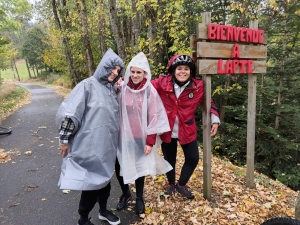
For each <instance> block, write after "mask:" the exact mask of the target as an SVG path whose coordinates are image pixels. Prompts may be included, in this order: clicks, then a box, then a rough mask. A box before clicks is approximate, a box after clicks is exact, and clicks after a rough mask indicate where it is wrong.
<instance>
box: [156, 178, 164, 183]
mask: <svg viewBox="0 0 300 225" xmlns="http://www.w3.org/2000/svg"><path fill="white" fill-rule="evenodd" d="M163 180H164V177H163V176H159V177H158V178H157V179H156V180H155V182H156V183H161V182H163Z"/></svg>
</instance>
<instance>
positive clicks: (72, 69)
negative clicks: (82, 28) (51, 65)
mask: <svg viewBox="0 0 300 225" xmlns="http://www.w3.org/2000/svg"><path fill="white" fill-rule="evenodd" d="M51 3H52V11H53V15H54V19H55V22H56V25H57V27H58V29H59V30H60V32H61V34H62V35H63V40H62V42H63V46H64V50H65V56H66V60H67V63H68V66H69V70H70V72H71V76H72V85H73V86H75V84H77V83H79V82H80V81H81V79H80V76H79V74H78V72H77V71H76V69H75V67H74V65H73V59H72V52H71V50H70V48H69V47H68V46H69V45H68V42H69V40H68V38H67V37H66V35H65V32H66V28H67V27H68V26H69V24H68V22H67V20H66V18H68V16H69V15H68V10H67V9H66V0H62V4H63V8H64V9H61V10H60V15H62V18H61V20H62V22H61V21H60V19H59V16H58V10H59V9H58V5H59V3H58V2H56V0H52V2H51ZM64 17H65V18H64Z"/></svg>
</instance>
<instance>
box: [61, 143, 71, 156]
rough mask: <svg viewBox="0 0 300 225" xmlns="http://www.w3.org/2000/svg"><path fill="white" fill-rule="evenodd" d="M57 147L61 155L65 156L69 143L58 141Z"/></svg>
mask: <svg viewBox="0 0 300 225" xmlns="http://www.w3.org/2000/svg"><path fill="white" fill-rule="evenodd" d="M59 149H60V154H61V156H62V157H63V158H65V157H66V156H67V155H68V152H69V144H63V143H59Z"/></svg>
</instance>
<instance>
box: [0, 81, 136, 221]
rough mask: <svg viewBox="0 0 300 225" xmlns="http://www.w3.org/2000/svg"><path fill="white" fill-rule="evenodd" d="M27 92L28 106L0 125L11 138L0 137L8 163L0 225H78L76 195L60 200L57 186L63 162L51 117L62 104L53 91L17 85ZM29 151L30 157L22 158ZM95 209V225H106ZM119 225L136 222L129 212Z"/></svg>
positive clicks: (2, 173)
mask: <svg viewBox="0 0 300 225" xmlns="http://www.w3.org/2000/svg"><path fill="white" fill-rule="evenodd" d="M18 85H20V86H22V87H25V88H26V89H28V90H29V91H30V92H31V103H30V104H28V105H25V106H23V107H22V108H20V109H19V110H18V111H17V112H15V113H14V114H13V115H11V116H9V117H8V118H7V119H5V120H4V121H2V122H1V123H0V125H1V126H4V127H10V128H11V129H12V133H11V134H10V135H0V149H4V150H5V152H8V153H9V155H10V156H11V157H12V160H11V161H9V162H7V163H1V164H0V224H5V225H38V224H40V225H54V224H55V225H72V224H74V225H76V224H77V221H78V218H79V215H78V213H77V210H78V203H79V199H80V191H70V193H68V194H64V193H63V192H62V190H60V189H59V188H58V186H57V182H58V178H59V175H60V166H61V162H62V158H61V156H60V155H59V150H58V132H57V130H56V128H55V114H56V111H57V109H58V107H59V105H60V103H61V102H62V100H63V98H62V97H61V96H59V95H57V94H56V93H55V92H54V91H53V90H52V89H50V88H46V87H42V86H38V85H32V84H23V83H19V84H18ZM28 151H31V152H32V154H31V155H27V154H25V153H26V152H28ZM111 184H112V190H111V195H110V198H109V202H108V209H114V208H115V207H116V204H117V201H118V198H119V196H120V195H121V191H120V188H119V187H118V182H117V180H116V178H115V177H114V178H113V180H112V183H111ZM98 209H99V206H98V205H96V206H95V207H94V209H93V210H92V212H91V213H90V217H92V222H93V223H94V224H95V225H99V224H103V225H105V224H109V223H108V222H106V221H100V220H99V219H98V217H97V215H98ZM115 213H116V214H117V215H118V216H119V217H120V219H121V224H125V225H126V224H131V223H133V222H137V221H139V220H140V218H139V217H138V216H137V215H136V214H135V213H134V204H133V203H131V204H130V207H129V209H127V210H123V211H116V212H115Z"/></svg>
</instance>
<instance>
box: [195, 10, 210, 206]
mask: <svg viewBox="0 0 300 225" xmlns="http://www.w3.org/2000/svg"><path fill="white" fill-rule="evenodd" d="M210 22H211V13H210V12H204V13H202V23H203V24H209V23H210ZM197 33H198V32H197ZM202 79H203V81H204V90H205V93H204V102H203V111H202V126H203V196H204V198H205V199H207V200H208V201H210V200H211V137H210V130H211V121H210V107H211V105H210V101H211V75H206V74H203V75H202Z"/></svg>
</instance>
